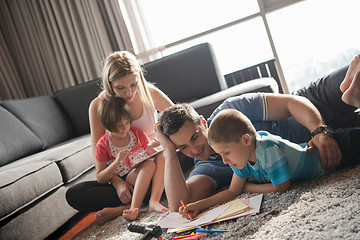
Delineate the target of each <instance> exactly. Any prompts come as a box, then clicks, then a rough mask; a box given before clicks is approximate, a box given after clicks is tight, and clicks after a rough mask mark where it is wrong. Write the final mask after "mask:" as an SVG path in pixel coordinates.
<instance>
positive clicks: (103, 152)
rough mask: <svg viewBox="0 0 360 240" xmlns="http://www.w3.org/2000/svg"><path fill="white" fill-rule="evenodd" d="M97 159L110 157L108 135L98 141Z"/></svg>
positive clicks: (103, 159)
mask: <svg viewBox="0 0 360 240" xmlns="http://www.w3.org/2000/svg"><path fill="white" fill-rule="evenodd" d="M95 159H96V161H107V160H109V159H110V156H109V144H108V141H107V137H101V138H100V139H99V141H98V142H97V144H96V149H95Z"/></svg>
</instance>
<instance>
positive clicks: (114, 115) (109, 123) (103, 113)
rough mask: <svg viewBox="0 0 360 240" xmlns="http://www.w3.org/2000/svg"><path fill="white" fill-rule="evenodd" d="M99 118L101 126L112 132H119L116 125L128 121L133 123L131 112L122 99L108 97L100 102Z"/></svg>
mask: <svg viewBox="0 0 360 240" xmlns="http://www.w3.org/2000/svg"><path fill="white" fill-rule="evenodd" d="M98 116H99V120H100V123H101V125H103V127H104V128H105V129H107V130H108V131H110V132H117V127H116V124H117V123H118V122H119V121H121V120H123V119H127V120H129V121H131V111H130V108H129V106H128V105H127V104H126V101H125V100H124V99H122V98H120V97H116V96H108V97H105V98H103V99H101V100H100V103H99V106H98Z"/></svg>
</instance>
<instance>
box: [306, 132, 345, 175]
mask: <svg viewBox="0 0 360 240" xmlns="http://www.w3.org/2000/svg"><path fill="white" fill-rule="evenodd" d="M314 147H316V148H317V149H319V152H320V157H321V166H322V168H323V169H326V170H329V169H333V168H335V167H337V166H339V164H340V161H341V151H340V148H339V145H338V144H337V142H336V141H335V139H334V138H332V137H330V136H328V135H326V134H324V133H319V134H316V135H315V136H314V137H313V138H312V139H311V140H310V141H309V142H308V152H311V151H312V150H313V148H314Z"/></svg>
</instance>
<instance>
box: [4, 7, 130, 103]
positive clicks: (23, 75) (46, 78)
mask: <svg viewBox="0 0 360 240" xmlns="http://www.w3.org/2000/svg"><path fill="white" fill-rule="evenodd" d="M0 30H1V34H0V43H1V45H0V64H1V66H0V77H1V79H0V84H1V86H0V89H1V90H0V100H2V99H13V98H25V97H31V96H38V95H47V94H52V93H53V92H55V91H57V90H60V89H63V88H66V87H69V86H73V85H76V84H79V83H83V82H87V81H90V80H92V79H95V78H98V77H100V72H101V63H102V62H103V60H104V59H105V58H106V56H107V55H108V54H110V53H111V52H112V51H116V50H128V51H130V52H133V45H132V43H131V39H130V35H129V33H128V30H127V28H126V26H125V21H124V19H123V18H122V15H121V10H120V7H119V4H118V1H117V0H76V1H74V0H1V1H0Z"/></svg>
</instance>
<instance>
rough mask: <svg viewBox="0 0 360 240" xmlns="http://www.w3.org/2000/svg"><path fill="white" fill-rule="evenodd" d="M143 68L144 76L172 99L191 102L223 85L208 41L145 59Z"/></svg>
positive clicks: (220, 88)
mask: <svg viewBox="0 0 360 240" xmlns="http://www.w3.org/2000/svg"><path fill="white" fill-rule="evenodd" d="M144 69H145V78H146V80H147V81H149V82H153V83H155V85H156V86H157V87H158V88H159V89H161V90H162V91H163V92H164V93H165V94H167V95H168V96H169V97H170V99H171V100H172V101H173V102H191V101H194V100H196V99H200V98H203V97H206V96H208V95H211V94H213V93H216V92H218V91H220V90H222V89H225V88H226V82H225V79H224V76H222V74H221V72H220V70H219V67H218V64H217V61H216V58H215V54H214V53H213V51H212V47H211V45H210V44H209V43H202V44H199V45H196V46H193V47H191V48H188V49H185V50H183V51H180V52H177V53H174V54H172V55H169V56H166V57H164V58H161V59H158V60H155V61H153V62H149V63H146V64H144Z"/></svg>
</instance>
